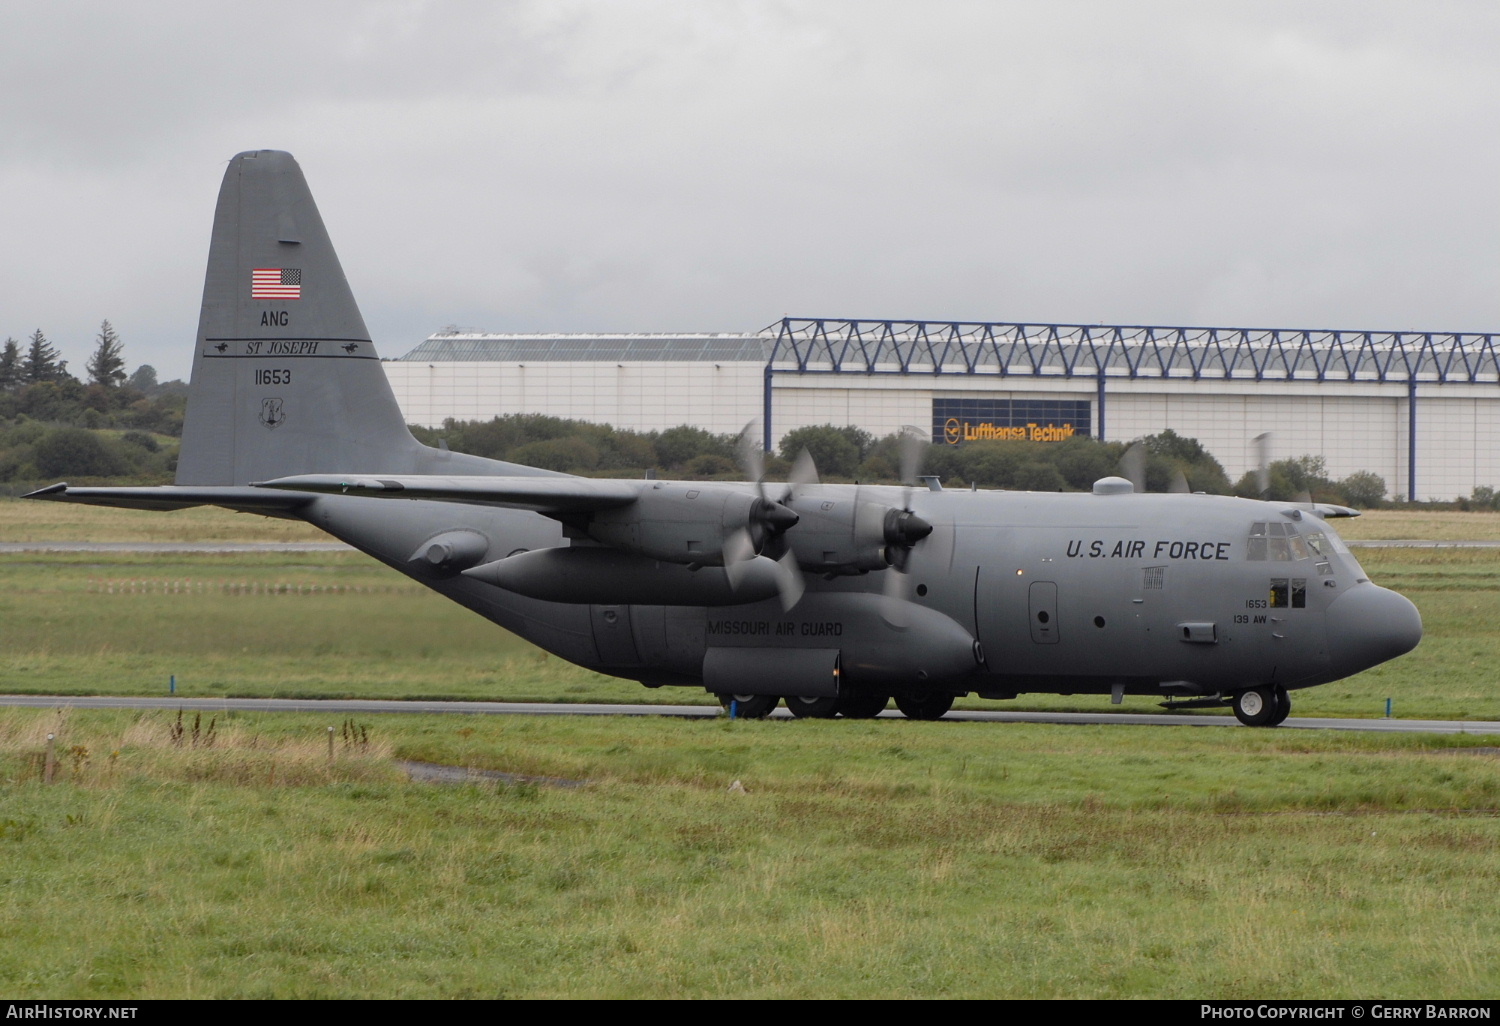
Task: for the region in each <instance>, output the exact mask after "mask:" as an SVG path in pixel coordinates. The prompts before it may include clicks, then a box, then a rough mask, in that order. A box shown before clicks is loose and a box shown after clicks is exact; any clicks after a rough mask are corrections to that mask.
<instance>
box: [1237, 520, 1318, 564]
mask: <svg viewBox="0 0 1500 1026" xmlns="http://www.w3.org/2000/svg"><path fill="white" fill-rule="evenodd" d="M1307 557H1308V550H1307V542H1305V541H1304V540H1303V539H1302V537H1301V536H1300V535H1298V534H1297V529H1296V527H1294V526H1293V525H1291V524H1278V523H1260V522H1257V523H1253V524H1251V525H1250V537H1249V540H1248V542H1247V544H1246V546H1245V558H1246V559H1248V560H1251V561H1253V562H1262V561H1265V562H1274V563H1286V562H1290V561H1292V560H1294V559H1306V558H1307Z"/></svg>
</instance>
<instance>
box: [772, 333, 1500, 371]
mask: <svg viewBox="0 0 1500 1026" xmlns="http://www.w3.org/2000/svg"><path fill="white" fill-rule="evenodd" d="M764 334H767V335H774V338H775V345H774V347H773V348H772V350H771V356H770V363H769V366H768V370H772V371H792V372H798V373H804V374H805V373H820V372H821V373H845V374H850V373H853V374H971V375H972V374H995V375H998V376H1000V377H1006V376H1010V375H1024V376H1028V377H1052V376H1056V377H1064V378H1072V377H1090V378H1097V377H1099V376H1100V375H1101V374H1102V375H1103V376H1105V377H1107V378H1115V377H1119V378H1131V379H1134V378H1149V377H1155V378H1178V379H1185V380H1193V381H1198V380H1203V379H1213V380H1235V379H1241V380H1244V379H1251V380H1255V381H1267V380H1271V381H1319V382H1322V381H1350V382H1355V381H1366V382H1379V383H1395V382H1406V383H1414V382H1418V381H1423V382H1435V383H1440V384H1450V383H1453V384H1457V383H1464V384H1478V383H1485V382H1500V352H1497V351H1496V340H1497V338H1500V336H1497V335H1494V334H1489V333H1478V332H1433V331H1336V330H1333V329H1287V328H1186V327H1182V328H1171V327H1151V326H1146V325H1106V324H1022V323H1006V322H998V321H990V322H965V321H876V320H843V319H831V318H812V317H787V318H783V319H782V320H781V321H780V322H779V324H773V325H771V326H770V327H769V328H767V329H766V331H765V332H764Z"/></svg>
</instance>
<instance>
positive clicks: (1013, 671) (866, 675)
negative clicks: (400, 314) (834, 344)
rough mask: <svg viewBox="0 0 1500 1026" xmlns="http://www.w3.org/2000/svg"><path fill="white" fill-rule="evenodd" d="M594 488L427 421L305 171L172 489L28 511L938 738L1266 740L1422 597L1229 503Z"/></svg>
mask: <svg viewBox="0 0 1500 1026" xmlns="http://www.w3.org/2000/svg"><path fill="white" fill-rule="evenodd" d="M758 449H759V447H758V446H757V445H749V446H747V447H746V451H745V453H744V462H745V464H746V467H747V477H748V478H749V480H747V481H745V482H743V483H724V482H697V481H659V480H650V479H647V480H629V481H623V480H592V479H586V478H578V477H572V476H568V475H564V474H556V473H551V472H548V471H544V470H538V469H534V468H530V467H524V466H518V465H515V464H510V463H503V462H499V461H495V460H488V459H481V458H479V457H475V456H469V455H464V454H461V453H456V452H449V451H448V450H447V449H446V448H437V449H433V448H429V447H427V446H424V445H422V444H420V443H418V442H417V441H416V440H415V439H414V438H413V437H412V435H411V433H410V432H409V431H408V430H407V428H406V423H405V420H404V418H403V417H402V415H401V411H400V409H399V408H398V407H397V405H396V401H395V398H394V396H393V394H392V392H391V388H390V385H389V384H388V383H387V381H386V377H385V374H384V372H383V371H382V369H381V366H380V362H379V359H378V357H377V356H376V352H375V347H374V345H373V344H372V343H371V341H370V335H369V332H368V331H367V330H366V328H365V323H364V320H363V318H362V317H361V316H360V313H359V309H358V308H357V307H356V306H355V302H354V297H353V295H352V294H351V292H350V290H349V286H348V283H347V281H346V280H345V278H344V272H343V270H342V269H341V268H340V266H339V261H338V258H337V257H336V256H335V254H334V251H333V247H332V244H331V243H330V242H329V239H328V234H327V232H326V231H325V229H324V227H323V221H322V218H321V217H320V216H319V214H318V210H317V207H316V206H315V205H314V204H313V199H312V194H311V193H310V192H309V190H308V187H307V183H306V181H305V179H304V178H303V176H302V171H301V169H300V168H299V167H298V165H297V163H296V161H294V160H293V159H292V157H291V156H290V155H289V154H286V153H282V152H278V151H274V150H260V151H257V152H247V153H241V154H239V155H238V156H236V157H235V158H234V159H233V160H232V161H231V162H230V164H229V169H228V171H227V173H226V174H225V176H224V184H223V187H222V189H221V191H220V193H219V201H218V209H217V211H216V213H215V217H214V227H213V236H212V241H211V245H210V249H209V259H208V274H207V280H206V283H205V286H204V294H203V311H202V317H201V320H200V322H199V327H198V339H197V347H196V349H195V350H194V354H193V373H192V384H191V391H190V393H189V400H188V408H187V418H186V422H185V425H184V428H183V438H182V451H181V456H180V459H179V462H178V469H177V478H176V482H177V483H176V484H175V485H170V486H162V487H155V488H74V487H71V486H69V485H67V484H57V485H53V486H51V487H49V488H44V489H41V490H40V491H37V492H33V493H32V494H31V495H30V496H29V497H30V498H35V499H47V500H52V501H59V502H81V503H92V504H97V505H104V506H123V507H128V508H135V509H155V510H174V509H182V508H185V507H189V506H200V505H214V506H222V507H225V508H227V509H232V510H240V511H244V512H250V513H259V514H263V515H266V516H273V517H285V518H291V519H299V520H305V521H307V522H308V523H310V524H313V525H315V526H317V527H319V528H321V529H323V530H324V531H326V532H328V533H329V534H331V535H333V536H335V537H337V538H340V539H342V540H344V541H346V542H348V543H349V544H351V545H353V546H355V547H356V548H358V549H360V550H361V551H363V552H365V553H368V554H369V555H370V556H373V557H374V558H375V559H378V560H380V561H381V562H383V563H385V564H387V565H389V566H391V567H393V568H394V569H396V570H399V571H400V572H401V573H404V574H406V575H407V576H409V577H411V578H413V579H415V580H417V581H420V582H421V583H422V584H424V585H426V586H428V587H430V588H432V589H434V590H435V591H438V592H440V593H442V594H443V595H445V596H447V597H448V598H450V599H452V600H454V601H455V602H458V603H460V604H461V605H464V606H466V607H468V608H469V609H472V610H473V611H475V612H476V613H479V614H480V615H481V616H484V617H487V618H488V619H490V620H492V621H494V622H495V623H497V624H499V625H500V626H502V627H504V628H505V629H507V630H510V631H513V632H514V633H516V634H519V635H521V636H522V637H524V638H526V639H528V640H530V641H532V642H534V643H535V644H537V645H539V646H541V647H542V648H544V649H546V650H547V651H549V652H552V653H555V654H556V655H558V656H561V657H562V658H564V659H568V660H570V661H572V662H574V663H577V664H578V665H580V666H585V667H588V668H589V669H592V670H597V671H599V672H601V673H606V674H612V675H614V676H618V677H625V678H630V679H634V680H638V681H640V682H641V683H642V684H645V685H646V686H647V687H659V686H662V685H682V686H692V687H703V688H706V689H707V690H708V691H709V692H712V693H713V694H715V695H717V696H719V698H720V699H721V700H722V701H723V702H724V703H725V704H726V705H731V703H732V706H733V709H734V711H735V712H737V713H738V715H741V716H747V717H759V716H764V715H766V714H767V713H769V712H770V711H771V710H772V709H773V708H775V706H776V705H777V704H778V702H780V701H783V700H784V701H785V703H786V705H787V707H788V708H790V709H791V711H792V712H793V713H795V714H796V715H798V716H810V717H832V716H839V715H842V716H846V717H870V716H874V715H876V714H877V713H879V712H880V711H881V710H883V709H884V708H885V707H886V704H887V702H888V701H890V700H891V699H892V698H894V699H895V702H896V705H897V707H898V708H899V709H900V710H901V711H902V712H903V713H905V714H906V715H907V716H908V717H912V718H915V719H935V718H937V717H940V716H942V715H943V714H944V713H945V712H947V710H948V709H949V708H950V707H951V706H952V704H953V700H954V697H955V696H959V695H964V694H968V693H977V694H978V695H979V696H980V697H981V698H991V699H1004V698H1013V697H1015V696H1016V695H1018V694H1020V693H1023V692H1048V693H1057V694H1099V695H1101V696H1102V695H1110V696H1112V699H1113V701H1115V702H1119V701H1120V700H1121V698H1122V696H1124V695H1152V696H1157V697H1159V698H1163V699H1166V700H1169V701H1180V702H1181V703H1185V704H1189V705H1223V704H1228V705H1232V706H1233V709H1234V712H1235V714H1236V715H1237V716H1238V717H1239V719H1240V720H1241V721H1242V722H1244V723H1246V724H1250V725H1274V724H1277V723H1280V722H1281V721H1282V720H1283V719H1285V718H1286V716H1287V714H1288V712H1289V711H1290V709H1291V703H1290V700H1289V699H1288V698H1287V693H1288V692H1289V691H1291V690H1294V689H1297V688H1306V687H1311V686H1313V685H1316V684H1324V683H1327V682H1329V681H1333V680H1337V679H1339V678H1341V677H1347V676H1349V675H1350V674H1353V673H1358V672H1359V671H1361V670H1364V669H1366V668H1368V667H1371V666H1374V665H1376V664H1377V663H1380V662H1383V661H1385V660H1387V659H1391V658H1393V657H1395V656H1398V655H1401V654H1402V653H1404V652H1407V651H1410V650H1411V649H1412V648H1413V647H1415V646H1416V644H1417V642H1418V641H1419V640H1420V639H1421V636H1422V622H1421V618H1420V616H1419V615H1418V613H1417V610H1416V608H1415V607H1414V606H1413V605H1412V604H1411V603H1410V602H1408V601H1407V600H1406V599H1405V598H1403V597H1402V596H1400V595H1398V594H1396V593H1395V592H1392V591H1388V590H1386V589H1384V588H1380V587H1377V586H1376V585H1374V584H1372V583H1371V582H1370V581H1369V579H1368V578H1367V577H1366V576H1365V573H1364V571H1363V570H1362V569H1361V568H1360V565H1359V563H1358V562H1357V561H1356V560H1355V558H1354V557H1353V556H1352V555H1351V554H1350V552H1349V549H1348V547H1347V546H1345V545H1344V543H1343V542H1342V541H1341V540H1340V538H1339V536H1338V534H1337V532H1335V531H1334V530H1333V529H1332V527H1331V526H1329V525H1328V523H1327V520H1328V519H1329V518H1333V517H1337V516H1342V515H1352V514H1353V511H1352V510H1345V509H1341V508H1339V507H1331V506H1321V505H1313V504H1311V503H1302V504H1297V503H1284V502H1257V501H1252V500H1248V499H1237V498H1227V497H1221V496H1212V495H1189V494H1140V493H1137V492H1136V490H1135V489H1134V488H1133V486H1132V485H1131V483H1130V482H1129V481H1128V480H1125V479H1124V478H1104V479H1103V480H1101V481H1099V482H1098V483H1096V484H1095V485H1094V488H1093V491H1092V493H1091V494H1083V493H1079V494H1063V493H1030V492H992V491H970V490H964V491H958V490H950V491H944V490H942V489H941V487H940V486H938V485H937V483H936V482H935V481H933V480H931V479H929V480H928V481H927V483H926V484H916V483H915V470H914V468H913V467H911V466H910V465H908V466H907V467H906V469H905V471H904V473H905V475H906V477H907V480H908V481H909V482H911V483H909V484H908V485H906V486H904V487H900V486H888V487H873V486H864V487H861V486H858V485H830V484H821V483H819V481H818V479H817V474H816V471H815V468H812V467H811V466H810V465H809V463H808V461H805V460H804V461H799V464H798V466H797V467H796V468H795V469H794V471H793V473H792V474H791V475H790V476H791V481H789V482H787V483H785V484H772V483H768V482H766V481H764V480H763V479H762V477H763V475H762V473H761V470H760V467H759V452H758Z"/></svg>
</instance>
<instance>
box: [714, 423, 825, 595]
mask: <svg viewBox="0 0 1500 1026" xmlns="http://www.w3.org/2000/svg"><path fill="white" fill-rule="evenodd" d="M735 449H736V453H737V455H738V456H739V463H740V470H741V471H742V472H743V473H744V475H745V479H746V480H748V481H752V482H754V484H755V492H756V496H757V498H756V502H755V506H754V508H753V509H752V511H751V513H750V516H749V518H748V519H747V521H746V524H745V526H744V527H742V528H740V529H739V530H737V531H735V532H734V533H733V534H731V535H730V536H729V537H727V538H725V539H724V574H725V576H726V577H728V578H729V586H730V587H731V588H735V589H738V588H739V586H740V584H741V583H742V582H743V581H744V579H745V576H746V574H747V573H748V572H749V567H750V561H751V560H753V559H758V558H761V552H762V550H763V549H765V548H766V546H767V543H768V542H770V541H771V540H772V539H773V538H778V537H780V536H781V535H782V534H785V533H786V532H787V531H789V530H790V529H791V528H793V527H795V526H796V524H797V521H798V520H800V519H801V518H800V517H798V516H797V514H796V513H794V512H792V511H791V510H790V509H788V508H787V507H786V506H785V505H783V503H785V502H786V499H787V497H788V496H789V495H790V494H791V491H792V488H793V487H795V485H793V486H790V487H788V489H787V493H786V494H785V495H783V496H782V497H781V499H779V500H773V499H771V498H769V497H768V496H767V495H766V481H765V477H766V459H765V452H764V451H763V450H762V449H761V435H760V422H759V421H754V420H752V421H751V422H750V423H748V424H746V425H745V429H744V430H743V431H741V432H740V437H739V440H738V442H737V443H736V445H735ZM804 458H805V459H806V461H807V468H809V470H810V472H811V476H812V480H813V481H816V480H817V478H818V475H817V470H816V469H811V468H812V458H811V457H810V456H808V455H807V451H806V450H803V452H802V456H800V457H798V460H797V466H802V463H803V459H804ZM792 471H793V476H794V477H795V476H796V472H797V467H795V466H794V467H793V468H792ZM775 565H776V570H775V573H776V590H777V592H778V593H779V594H780V596H781V608H782V611H783V612H785V611H787V610H790V609H791V608H792V607H793V606H795V605H796V604H797V603H798V602H799V601H800V600H801V598H802V593H803V592H804V591H806V590H807V586H806V585H805V584H804V582H803V580H802V569H801V567H799V566H798V565H797V557H796V555H795V554H793V552H792V551H791V549H788V550H787V551H786V552H785V553H784V554H783V555H782V556H781V558H779V559H777V560H775Z"/></svg>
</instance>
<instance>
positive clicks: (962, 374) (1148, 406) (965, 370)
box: [385, 318, 1500, 499]
mask: <svg viewBox="0 0 1500 1026" xmlns="http://www.w3.org/2000/svg"><path fill="white" fill-rule="evenodd" d="M1495 342H1496V336H1494V335H1489V334H1475V333H1463V332H1454V333H1439V332H1407V331H1335V330H1286V329H1251V328H1171V327H1146V326H1123V325H1076V324H1071V325H1070V324H1017V323H1001V322H987V323H953V322H935V321H866V320H833V319H818V318H786V319H784V320H782V321H779V322H777V323H776V324H773V325H771V326H770V327H769V328H767V329H765V330H764V331H760V332H756V333H753V334H618V335H605V334H587V335H580V334H543V335H501V334H485V333H479V332H469V331H460V330H456V329H450V330H445V331H441V332H438V333H436V334H434V335H432V336H431V337H429V338H428V339H426V340H425V341H424V342H422V344H421V345H419V346H417V347H416V348H415V349H413V350H412V351H411V352H409V353H407V354H406V355H405V356H403V357H401V358H399V359H397V360H389V361H387V362H386V363H385V368H386V373H387V374H388V376H389V377H390V380H391V385H392V387H393V389H394V390H395V393H396V398H397V400H398V401H399V402H400V404H401V407H402V409H403V411H405V414H406V417H407V419H408V420H409V421H411V422H412V423H415V424H423V425H428V426H432V427H436V426H438V425H440V424H441V423H442V422H443V421H444V420H445V419H447V418H450V417H451V418H455V419H459V420H474V419H482V420H488V419H489V418H491V417H494V416H497V415H500V414H506V413H545V414H551V415H553V416H558V417H572V418H577V419H581V420H590V421H596V422H599V423H608V424H613V425H615V426H616V427H621V428H630V429H634V430H643V431H644V430H652V429H662V428H668V427H673V426H675V425H678V424H694V425H697V426H699V427H702V428H705V429H707V430H709V431H713V432H717V433H731V432H738V431H739V430H741V429H742V428H743V427H744V425H745V424H746V423H747V422H749V421H751V420H754V419H756V418H759V419H760V420H761V422H762V425H763V428H764V432H765V440H766V444H767V446H768V447H771V446H773V445H774V444H775V443H776V442H777V441H779V439H780V438H781V437H782V436H783V435H784V434H786V433H787V432H789V431H791V430H793V429H795V428H798V427H803V426H806V425H811V424H828V423H834V424H854V425H857V426H859V427H861V428H863V429H865V430H866V431H869V432H870V433H871V434H873V435H875V436H877V437H879V436H881V435H886V434H889V433H891V432H893V431H898V430H900V429H901V428H902V427H904V426H906V425H912V424H915V425H920V426H921V427H922V428H923V429H924V430H930V431H931V433H932V439H933V441H934V442H938V443H947V444H959V445H961V444H964V442H966V441H971V440H974V439H979V438H1023V437H1024V438H1033V439H1036V440H1038V441H1053V440H1058V439H1061V438H1065V437H1068V436H1069V435H1071V434H1074V433H1077V434H1086V435H1092V436H1094V437H1097V438H1108V439H1111V440H1117V441H1118V440H1127V439H1131V438H1137V437H1140V436H1141V435H1147V434H1154V433H1156V432H1158V431H1161V430H1162V429H1164V428H1171V429H1172V430H1174V431H1176V432H1177V433H1179V434H1182V435H1186V436H1189V437H1193V438H1197V439H1199V440H1200V441H1201V442H1202V443H1203V444H1204V445H1205V446H1206V447H1207V448H1208V450H1209V451H1210V452H1212V453H1213V454H1214V455H1215V456H1216V457H1217V458H1218V459H1219V461H1220V462H1221V463H1223V464H1224V469H1225V470H1226V471H1227V472H1228V474H1229V476H1230V478H1231V480H1232V479H1234V478H1237V477H1238V476H1239V475H1240V474H1242V473H1244V472H1245V471H1246V470H1249V469H1251V468H1252V467H1253V466H1254V465H1255V463H1256V460H1257V458H1258V457H1257V454H1256V446H1255V443H1254V438H1255V436H1257V435H1259V434H1261V433H1262V432H1271V433H1272V444H1271V448H1272V458H1273V459H1281V458H1284V457H1287V456H1300V455H1303V454H1313V455H1321V456H1323V457H1324V458H1325V459H1326V461H1327V468H1328V473H1329V476H1330V477H1333V478H1341V477H1345V476H1347V475H1349V474H1351V473H1354V472H1356V471H1361V470H1368V471H1373V472H1374V473H1376V474H1379V475H1380V476H1381V477H1383V478H1384V479H1385V481H1386V484H1387V489H1388V492H1389V493H1391V494H1393V495H1398V496H1416V497H1418V498H1421V499H1451V498H1454V497H1457V496H1460V495H1468V494H1470V493H1471V492H1472V491H1473V490H1474V488H1475V487H1477V486H1491V487H1496V486H1500V446H1497V445H1496V444H1495V441H1496V440H1497V439H1500V356H1497V353H1496V348H1495Z"/></svg>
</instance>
